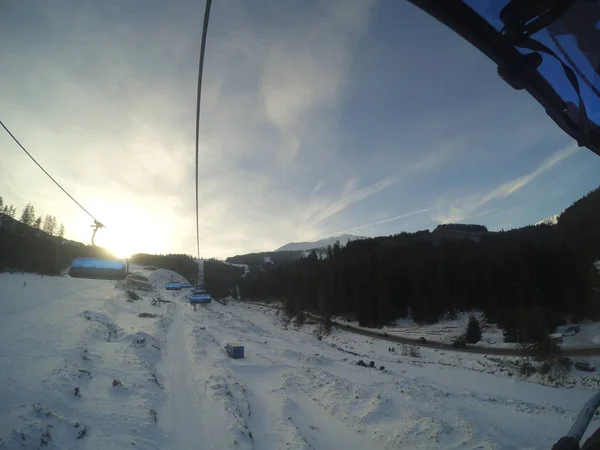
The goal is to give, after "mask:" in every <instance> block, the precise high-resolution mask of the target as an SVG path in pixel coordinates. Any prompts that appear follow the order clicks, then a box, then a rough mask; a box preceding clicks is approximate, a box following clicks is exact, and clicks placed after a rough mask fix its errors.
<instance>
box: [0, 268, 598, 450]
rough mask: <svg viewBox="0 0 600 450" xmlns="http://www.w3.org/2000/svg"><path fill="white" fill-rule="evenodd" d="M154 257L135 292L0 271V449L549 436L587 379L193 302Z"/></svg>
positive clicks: (578, 400) (580, 398) (507, 444)
mask: <svg viewBox="0 0 600 450" xmlns="http://www.w3.org/2000/svg"><path fill="white" fill-rule="evenodd" d="M157 272H158V273H153V274H150V278H151V279H152V280H153V281H156V291H155V292H152V293H141V292H139V295H140V296H141V298H139V299H135V300H134V299H131V298H130V297H129V296H128V295H127V294H126V292H125V291H124V290H123V289H122V288H121V287H120V285H119V283H115V282H109V281H90V280H76V279H71V278H66V277H65V278H62V277H40V276H37V275H8V274H3V275H0V367H1V368H2V369H1V370H0V385H1V386H2V390H0V439H1V441H0V448H7V449H12V448H24V449H38V448H40V447H43V448H48V449H63V448H69V449H84V448H85V449H123V448H136V449H175V450H177V449H248V450H249V449H254V450H275V449H305V450H308V449H319V450H320V449H323V450H330V449H331V450H333V449H339V448H346V449H355V448H356V449H404V448H406V449H413V448H421V449H426V448H432V449H438V448H464V449H467V448H469V449H471V448H503V449H504V448H508V449H510V448H513V449H526V448H550V447H551V443H552V442H554V441H556V440H557V439H558V438H559V437H560V436H561V435H562V434H564V433H566V431H567V430H568V429H569V427H570V425H571V423H572V421H573V420H574V418H575V416H576V414H577V412H578V410H579V409H580V408H581V406H582V405H583V404H584V403H585V401H586V400H587V399H588V397H589V396H590V394H591V393H592V391H590V390H583V389H568V390H567V389H555V388H551V387H546V386H541V385H537V384H532V383H527V382H523V381H520V380H517V379H515V378H516V377H508V376H501V375H496V374H493V373H484V372H485V371H486V370H482V369H481V368H482V367H483V366H486V364H487V366H486V367H493V366H492V362H491V361H490V362H486V361H485V360H484V359H482V357H481V356H479V357H478V358H474V357H473V358H472V357H471V356H469V355H461V356H459V357H457V356H456V355H450V354H448V355H444V354H442V353H443V352H439V353H438V352H437V351H436V350H425V349H423V350H422V355H421V358H416V357H411V356H404V355H402V354H401V353H400V352H398V353H395V352H390V351H389V345H390V344H389V343H388V342H383V341H379V340H376V339H371V338H367V337H363V336H357V335H354V334H351V333H346V332H344V331H334V332H333V334H332V335H331V336H328V337H324V338H322V339H318V338H317V337H316V336H315V334H314V333H313V331H314V330H313V328H314V326H312V325H308V326H305V327H303V328H301V329H295V328H293V327H291V326H289V325H286V323H285V322H284V321H283V320H282V318H281V316H280V314H279V313H278V311H275V310H272V309H268V308H263V307H258V306H253V305H245V304H240V303H236V302H230V303H229V304H228V305H227V306H224V305H221V304H218V303H214V302H213V303H211V304H209V305H207V306H205V307H200V308H198V311H197V312H194V311H193V310H192V308H191V307H190V305H189V304H188V303H187V302H186V301H185V298H184V295H185V292H184V291H180V292H177V291H169V292H167V291H164V289H163V286H164V285H163V284H162V283H163V281H165V280H170V277H171V275H173V276H175V275H174V274H172V273H165V272H160V271H157ZM140 314H141V316H140ZM228 341H238V342H241V343H243V344H244V345H245V353H246V355H245V358H244V359H239V360H233V359H230V358H228V356H227V355H226V353H225V352H224V349H223V347H224V345H225V343H226V342H228ZM359 358H360V359H363V360H364V361H365V362H367V364H368V363H369V362H370V361H374V363H375V366H376V368H369V367H360V366H357V365H356V361H357V360H358V359H359ZM459 359H460V361H462V362H460V363H459V362H458V360H459ZM379 366H385V369H384V370H379ZM478 370H479V371H478ZM597 425H598V422H593V423H592V427H590V432H591V431H592V429H595V428H596V426H597ZM588 434H589V433H588ZM3 446H4V447H3Z"/></svg>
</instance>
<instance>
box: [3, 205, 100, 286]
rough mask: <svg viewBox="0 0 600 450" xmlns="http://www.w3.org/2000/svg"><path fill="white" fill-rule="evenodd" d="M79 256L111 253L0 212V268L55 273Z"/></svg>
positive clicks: (45, 273)
mask: <svg viewBox="0 0 600 450" xmlns="http://www.w3.org/2000/svg"><path fill="white" fill-rule="evenodd" d="M79 256H98V257H110V256H111V255H110V254H109V253H108V252H107V251H106V250H104V249H102V248H100V247H91V246H86V245H84V244H81V243H79V242H73V241H68V240H65V239H62V238H61V237H58V236H52V235H51V234H49V233H47V232H45V231H43V230H40V229H38V228H36V227H35V226H30V225H26V224H24V223H22V222H19V221H17V220H15V219H13V218H12V217H9V216H7V215H2V216H0V271H3V270H7V269H8V270H16V271H23V272H36V273H40V274H44V275H58V274H60V273H61V271H62V270H64V269H65V268H67V267H68V266H69V265H70V264H71V261H72V260H73V258H76V257H79Z"/></svg>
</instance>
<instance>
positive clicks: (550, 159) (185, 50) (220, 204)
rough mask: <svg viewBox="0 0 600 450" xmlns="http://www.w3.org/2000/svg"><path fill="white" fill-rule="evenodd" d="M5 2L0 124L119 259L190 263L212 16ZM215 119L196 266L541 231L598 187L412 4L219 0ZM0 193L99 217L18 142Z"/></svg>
mask: <svg viewBox="0 0 600 450" xmlns="http://www.w3.org/2000/svg"><path fill="white" fill-rule="evenodd" d="M34 3H35V6H32V3H31V2H28V4H27V5H24V4H23V2H21V1H19V0H5V1H4V2H3V4H2V7H1V8H2V14H0V53H1V54H2V55H3V67H2V70H1V71H0V83H1V84H2V86H5V89H3V90H2V93H1V94H0V105H1V108H0V113H1V118H2V120H3V121H4V122H5V124H6V125H7V126H8V127H9V128H11V129H12V131H13V132H14V133H15V134H16V135H17V136H18V137H19V138H20V139H21V141H22V143H23V144H24V145H25V146H26V147H27V148H28V149H29V150H30V151H31V152H32V153H33V154H34V155H35V156H36V158H38V160H39V161H40V163H41V164H42V165H44V166H45V167H46V168H47V169H48V170H49V171H50V172H51V173H52V174H54V175H55V177H56V178H57V179H58V180H59V181H60V182H61V183H62V184H63V185H64V186H65V187H66V188H67V189H68V190H69V191H70V192H71V193H72V194H73V195H74V196H75V197H76V198H77V199H78V200H79V201H80V202H81V203H83V204H84V205H85V206H86V207H87V208H88V209H89V210H90V211H91V212H92V213H93V214H94V215H96V216H97V217H98V218H99V219H100V220H101V221H103V222H104V223H105V224H106V225H107V229H106V230H102V231H101V232H99V234H98V238H97V243H98V244H104V245H106V246H108V247H109V248H111V249H113V250H115V251H116V252H117V253H120V254H126V253H130V252H137V251H148V252H186V253H194V251H195V223H194V218H195V213H194V167H193V162H194V130H195V128H194V127H195V125H194V114H195V89H196V77H197V54H198V49H199V41H200V30H201V22H202V16H203V9H204V4H203V3H201V2H191V1H187V0H183V1H181V2H176V3H172V4H170V3H165V2H159V1H155V0H150V1H144V2H139V1H137V2H135V1H129V2H123V1H121V0H118V1H117V0H106V1H103V2H93V1H77V2H75V1H72V0H46V1H41V0H39V1H37V2H34ZM206 51H207V53H206V60H205V73H204V87H203V103H202V113H201V115H202V118H201V149H200V153H201V158H200V160H201V167H200V179H201V185H200V186H201V187H200V204H201V212H200V214H201V224H200V226H201V235H202V237H201V252H202V254H203V255H204V256H217V257H226V256H230V255H233V254H236V253H244V252H250V251H259V250H271V249H274V248H277V247H279V246H281V245H283V244H285V243H286V242H289V241H305V240H312V239H317V238H321V237H325V236H330V235H332V234H338V233H341V232H346V231H349V232H352V233H355V234H359V235H363V236H376V235H383V234H390V233H397V232H400V231H415V230H419V229H425V228H430V229H432V228H433V227H435V226H436V225H437V224H438V223H440V222H449V221H453V222H466V223H482V224H485V225H487V226H488V227H489V228H491V229H500V228H505V229H506V228H510V227H517V226H522V225H526V224H530V223H535V222H537V221H539V220H541V219H544V218H545V217H548V216H550V215H552V214H555V213H557V212H560V211H562V210H563V209H564V208H565V207H567V206H568V205H569V204H571V203H572V202H573V201H574V200H576V199H577V198H579V197H581V196H582V195H583V194H585V193H586V192H588V191H590V190H591V189H593V188H595V187H597V185H598V178H599V177H598V174H600V158H598V157H597V156H596V155H594V154H593V153H592V152H591V151H589V150H587V149H578V148H577V147H576V144H575V143H574V142H573V140H572V139H570V138H569V137H568V136H567V135H565V134H564V133H563V132H562V131H561V130H560V129H559V128H558V127H557V126H556V125H555V124H554V123H553V122H552V121H551V120H550V119H549V118H548V117H547V116H546V114H545V112H544V111H543V109H542V108H541V107H540V106H539V105H538V104H537V103H536V102H534V101H533V100H532V99H531V98H530V97H529V95H528V94H526V93H524V92H518V91H514V90H512V88H510V87H509V86H508V85H506V84H505V83H504V82H503V81H502V80H500V79H499V78H498V77H497V75H496V68H495V67H494V65H493V63H492V62H491V61H489V60H487V59H486V58H485V57H483V56H482V55H481V54H480V53H479V52H478V51H477V50H475V49H474V48H472V47H471V46H470V45H469V44H468V43H466V42H464V41H462V40H461V39H460V38H459V37H458V36H456V35H454V34H453V33H452V32H451V31H449V30H448V29H446V28H445V27H444V26H442V25H440V24H439V23H438V22H436V21H435V20H433V19H432V18H430V17H429V16H427V15H425V14H424V13H422V12H421V11H420V10H418V9H416V8H415V7H414V6H412V5H410V4H409V3H408V2H403V1H398V2H378V1H375V0H338V1H329V0H327V1H326V0H322V1H314V0H311V1H291V0H290V1H286V2H278V1H274V0H271V1H266V0H253V1H252V2H250V1H247V0H246V1H241V0H228V1H220V0H215V2H214V3H213V9H212V16H211V23H210V27H209V36H208V43H207V49H206ZM0 155H1V158H0V173H1V174H2V176H1V177H0V195H2V196H3V197H4V198H5V200H8V202H10V203H14V204H15V205H16V206H18V207H19V208H22V207H23V206H24V205H25V203H26V202H28V201H31V202H32V203H33V204H34V205H35V207H36V209H37V211H38V213H43V214H45V213H52V214H55V215H56V216H57V217H58V218H59V220H60V221H63V222H64V223H65V226H66V229H67V236H68V237H71V238H73V239H77V240H82V241H88V240H89V237H90V229H89V224H90V220H89V218H88V217H86V216H85V215H84V214H83V213H82V212H81V210H79V209H78V208H77V206H76V205H74V204H73V203H72V202H71V201H70V200H69V199H68V198H67V197H66V196H64V194H62V193H61V192H60V191H59V190H58V189H57V188H56V187H54V186H53V184H52V183H51V182H50V181H49V180H47V179H46V178H45V177H44V175H43V174H42V173H41V172H40V171H39V169H38V168H37V167H35V165H34V164H33V163H32V162H31V161H30V160H29V159H28V158H27V157H26V156H25V155H24V154H23V153H22V152H21V151H20V150H19V149H18V148H17V147H16V146H15V145H14V144H13V143H12V142H11V141H10V140H9V139H8V138H7V137H6V136H5V135H2V136H0Z"/></svg>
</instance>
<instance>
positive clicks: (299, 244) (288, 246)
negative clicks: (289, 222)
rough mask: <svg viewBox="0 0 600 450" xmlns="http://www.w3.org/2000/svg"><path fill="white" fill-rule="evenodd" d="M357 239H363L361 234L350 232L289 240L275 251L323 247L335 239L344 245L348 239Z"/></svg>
mask: <svg viewBox="0 0 600 450" xmlns="http://www.w3.org/2000/svg"><path fill="white" fill-rule="evenodd" d="M357 239H365V238H364V237H361V236H354V235H352V234H342V235H340V236H332V237H328V238H326V239H321V240H319V241H314V242H290V243H289V244H285V245H284V246H283V247H279V248H278V249H277V250H275V251H276V252H281V251H298V250H312V249H313V248H324V247H327V246H328V245H331V246H333V244H335V242H336V241H340V245H342V246H344V245H346V244H347V243H348V242H349V241H356V240H357Z"/></svg>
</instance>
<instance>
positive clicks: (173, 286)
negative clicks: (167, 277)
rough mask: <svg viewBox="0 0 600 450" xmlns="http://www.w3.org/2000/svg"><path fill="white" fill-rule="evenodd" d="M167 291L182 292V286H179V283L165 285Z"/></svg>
mask: <svg viewBox="0 0 600 450" xmlns="http://www.w3.org/2000/svg"><path fill="white" fill-rule="evenodd" d="M165 289H166V290H167V291H180V290H181V284H179V283H167V284H166V285H165Z"/></svg>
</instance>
